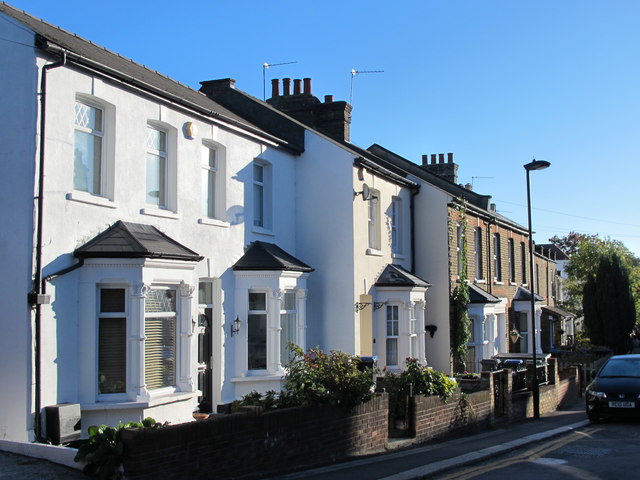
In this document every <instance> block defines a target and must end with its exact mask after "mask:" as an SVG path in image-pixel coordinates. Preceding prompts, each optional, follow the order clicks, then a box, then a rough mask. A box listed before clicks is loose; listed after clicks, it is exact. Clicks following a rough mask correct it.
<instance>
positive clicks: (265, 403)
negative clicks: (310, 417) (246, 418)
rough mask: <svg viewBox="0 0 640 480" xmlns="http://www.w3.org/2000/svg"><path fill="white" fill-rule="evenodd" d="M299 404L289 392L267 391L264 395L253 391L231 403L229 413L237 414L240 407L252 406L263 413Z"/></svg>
mask: <svg viewBox="0 0 640 480" xmlns="http://www.w3.org/2000/svg"><path fill="white" fill-rule="evenodd" d="M300 405H301V403H300V401H298V400H297V399H296V398H294V397H293V395H291V394H290V393H289V392H286V391H282V392H279V393H278V392H276V391H274V390H269V391H268V392H266V393H265V394H264V395H263V394H261V393H258V392H256V391H255V390H254V391H252V392H250V393H247V394H246V395H245V396H243V397H242V398H241V399H240V400H235V401H233V402H232V403H231V412H237V411H238V410H240V407H246V406H254V407H262V408H263V409H264V410H265V411H268V410H275V409H278V408H289V407H297V406H300Z"/></svg>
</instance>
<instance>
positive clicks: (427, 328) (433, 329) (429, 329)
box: [424, 325, 438, 338]
mask: <svg viewBox="0 0 640 480" xmlns="http://www.w3.org/2000/svg"><path fill="white" fill-rule="evenodd" d="M424 330H425V331H426V332H429V336H430V337H431V338H433V335H434V334H435V333H436V330H438V326H437V325H425V326H424Z"/></svg>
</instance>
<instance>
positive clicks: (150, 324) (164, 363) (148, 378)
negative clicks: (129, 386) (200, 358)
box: [144, 288, 177, 390]
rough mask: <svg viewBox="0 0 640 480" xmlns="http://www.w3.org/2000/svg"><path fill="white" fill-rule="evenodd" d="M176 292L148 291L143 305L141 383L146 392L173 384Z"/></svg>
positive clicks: (168, 290)
mask: <svg viewBox="0 0 640 480" xmlns="http://www.w3.org/2000/svg"><path fill="white" fill-rule="evenodd" d="M176 312H177V309H176V291H175V290H172V289H169V288H151V289H150V290H149V292H148V293H147V295H146V297H145V302H144V334H145V337H146V339H145V345H144V380H145V384H146V385H147V389H149V390H153V389H156V388H163V387H171V386H173V385H175V384H176Z"/></svg>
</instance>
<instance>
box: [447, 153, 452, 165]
mask: <svg viewBox="0 0 640 480" xmlns="http://www.w3.org/2000/svg"><path fill="white" fill-rule="evenodd" d="M447 163H453V153H447Z"/></svg>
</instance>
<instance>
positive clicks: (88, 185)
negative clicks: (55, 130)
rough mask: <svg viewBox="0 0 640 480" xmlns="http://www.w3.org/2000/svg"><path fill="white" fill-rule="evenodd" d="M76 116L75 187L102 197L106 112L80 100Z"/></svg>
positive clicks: (75, 108)
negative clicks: (104, 113)
mask: <svg viewBox="0 0 640 480" xmlns="http://www.w3.org/2000/svg"><path fill="white" fill-rule="evenodd" d="M74 113H75V121H74V124H75V128H74V158H73V188H74V189H75V190H80V191H83V192H88V193H91V194H93V195H102V194H103V193H104V192H103V185H102V183H103V181H102V178H103V171H102V170H103V165H102V162H103V157H104V151H103V137H104V115H103V111H102V109H101V108H98V107H96V106H93V105H89V104H87V103H83V102H79V101H76V103H75V107H74Z"/></svg>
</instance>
